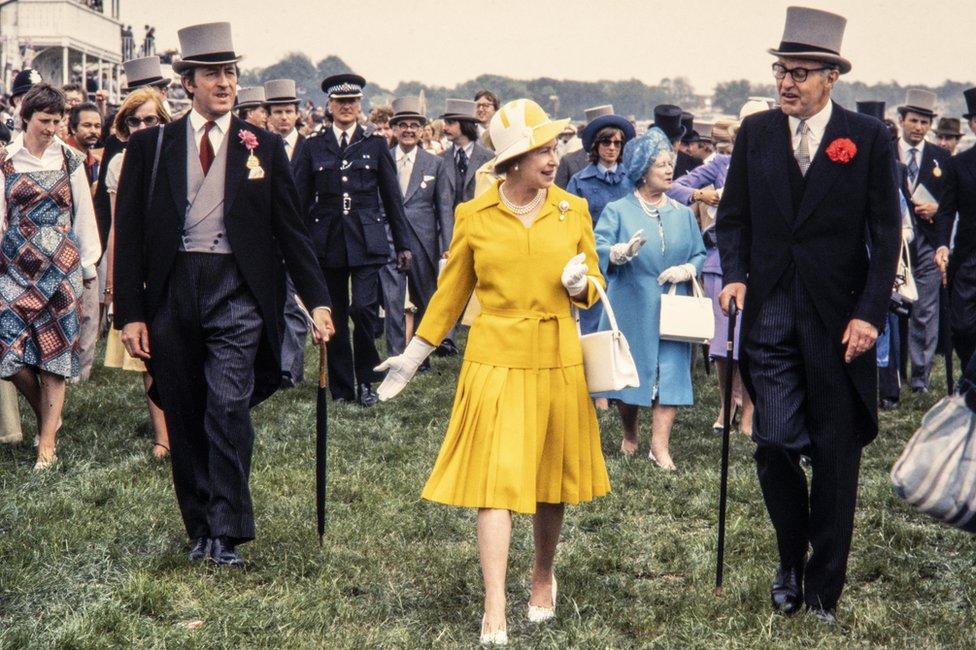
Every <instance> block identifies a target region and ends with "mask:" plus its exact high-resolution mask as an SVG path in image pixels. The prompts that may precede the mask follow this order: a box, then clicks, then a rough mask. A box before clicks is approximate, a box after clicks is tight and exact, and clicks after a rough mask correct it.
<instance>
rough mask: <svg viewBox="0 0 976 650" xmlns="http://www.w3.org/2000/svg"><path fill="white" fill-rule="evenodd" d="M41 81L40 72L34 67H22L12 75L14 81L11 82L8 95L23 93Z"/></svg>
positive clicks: (14, 95) (13, 95)
mask: <svg viewBox="0 0 976 650" xmlns="http://www.w3.org/2000/svg"><path fill="white" fill-rule="evenodd" d="M42 81H43V79H41V74H40V73H39V72H38V71H37V70H35V69H34V68H24V69H23V70H21V71H20V72H18V73H17V76H16V77H14V82H13V84H11V88H10V96H11V97H16V96H18V95H23V94H24V93H26V92H27V91H28V90H30V89H31V88H33V87H34V86H35V85H37V84H39V83H41V82H42Z"/></svg>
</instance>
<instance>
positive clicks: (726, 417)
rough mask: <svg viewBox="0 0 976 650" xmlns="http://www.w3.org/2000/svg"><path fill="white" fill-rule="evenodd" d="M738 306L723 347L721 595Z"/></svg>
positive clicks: (732, 305) (717, 592) (717, 566)
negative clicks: (727, 338)
mask: <svg viewBox="0 0 976 650" xmlns="http://www.w3.org/2000/svg"><path fill="white" fill-rule="evenodd" d="M738 314H739V307H738V305H736V303H735V298H733V299H732V301H731V302H730V303H729V340H728V342H727V343H726V348H725V395H723V396H722V397H723V399H724V400H725V401H724V406H723V407H722V478H721V483H720V485H719V497H718V557H717V559H716V562H715V595H716V596H720V595H722V577H723V576H722V573H723V570H724V568H725V506H726V502H727V501H728V496H729V432H730V431H731V430H732V378H733V375H734V369H735V368H734V359H733V355H732V352H733V350H734V349H735V320H736V317H737V316H738Z"/></svg>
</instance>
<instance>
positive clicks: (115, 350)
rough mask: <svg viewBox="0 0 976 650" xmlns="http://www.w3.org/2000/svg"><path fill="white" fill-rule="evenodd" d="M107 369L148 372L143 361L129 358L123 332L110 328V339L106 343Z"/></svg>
mask: <svg viewBox="0 0 976 650" xmlns="http://www.w3.org/2000/svg"><path fill="white" fill-rule="evenodd" d="M105 367H106V368H121V369H122V370H131V371H133V372H146V364H145V363H143V362H142V359H136V358H135V357H132V356H129V353H128V352H126V351H125V346H124V345H122V332H120V331H119V330H117V329H115V328H114V327H111V328H109V330H108V338H107V340H106V341H105Z"/></svg>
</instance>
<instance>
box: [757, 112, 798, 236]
mask: <svg viewBox="0 0 976 650" xmlns="http://www.w3.org/2000/svg"><path fill="white" fill-rule="evenodd" d="M765 142H766V143H767V144H766V145H765V146H764V147H762V152H761V156H762V161H763V168H764V169H765V170H766V176H767V179H768V180H769V184H768V187H769V189H770V191H771V192H772V193H773V198H774V199H775V201H776V205H777V206H778V207H779V210H780V212H782V213H783V218H784V219H786V222H787V223H793V221H794V220H795V215H794V214H793V200H792V198H791V195H790V176H789V167H788V165H790V164H792V163H793V161H792V160H790V158H791V157H792V155H793V151H792V149H793V147H792V144H791V142H790V125H789V120H788V119H787V117H786V114H785V113H783V111H777V113H776V115H775V116H774V117H773V119H772V120H770V122H769V124H768V125H767V126H766V137H765Z"/></svg>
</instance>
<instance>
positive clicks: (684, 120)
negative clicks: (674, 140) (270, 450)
mask: <svg viewBox="0 0 976 650" xmlns="http://www.w3.org/2000/svg"><path fill="white" fill-rule="evenodd" d="M681 126H683V127H684V129H685V134H684V135H683V136H681V141H682V142H685V143H688V142H691V141H692V140H691V134H692V133H695V116H694V115H692V114H691V113H689V112H688V111H681ZM695 135H697V133H696V134H695Z"/></svg>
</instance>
